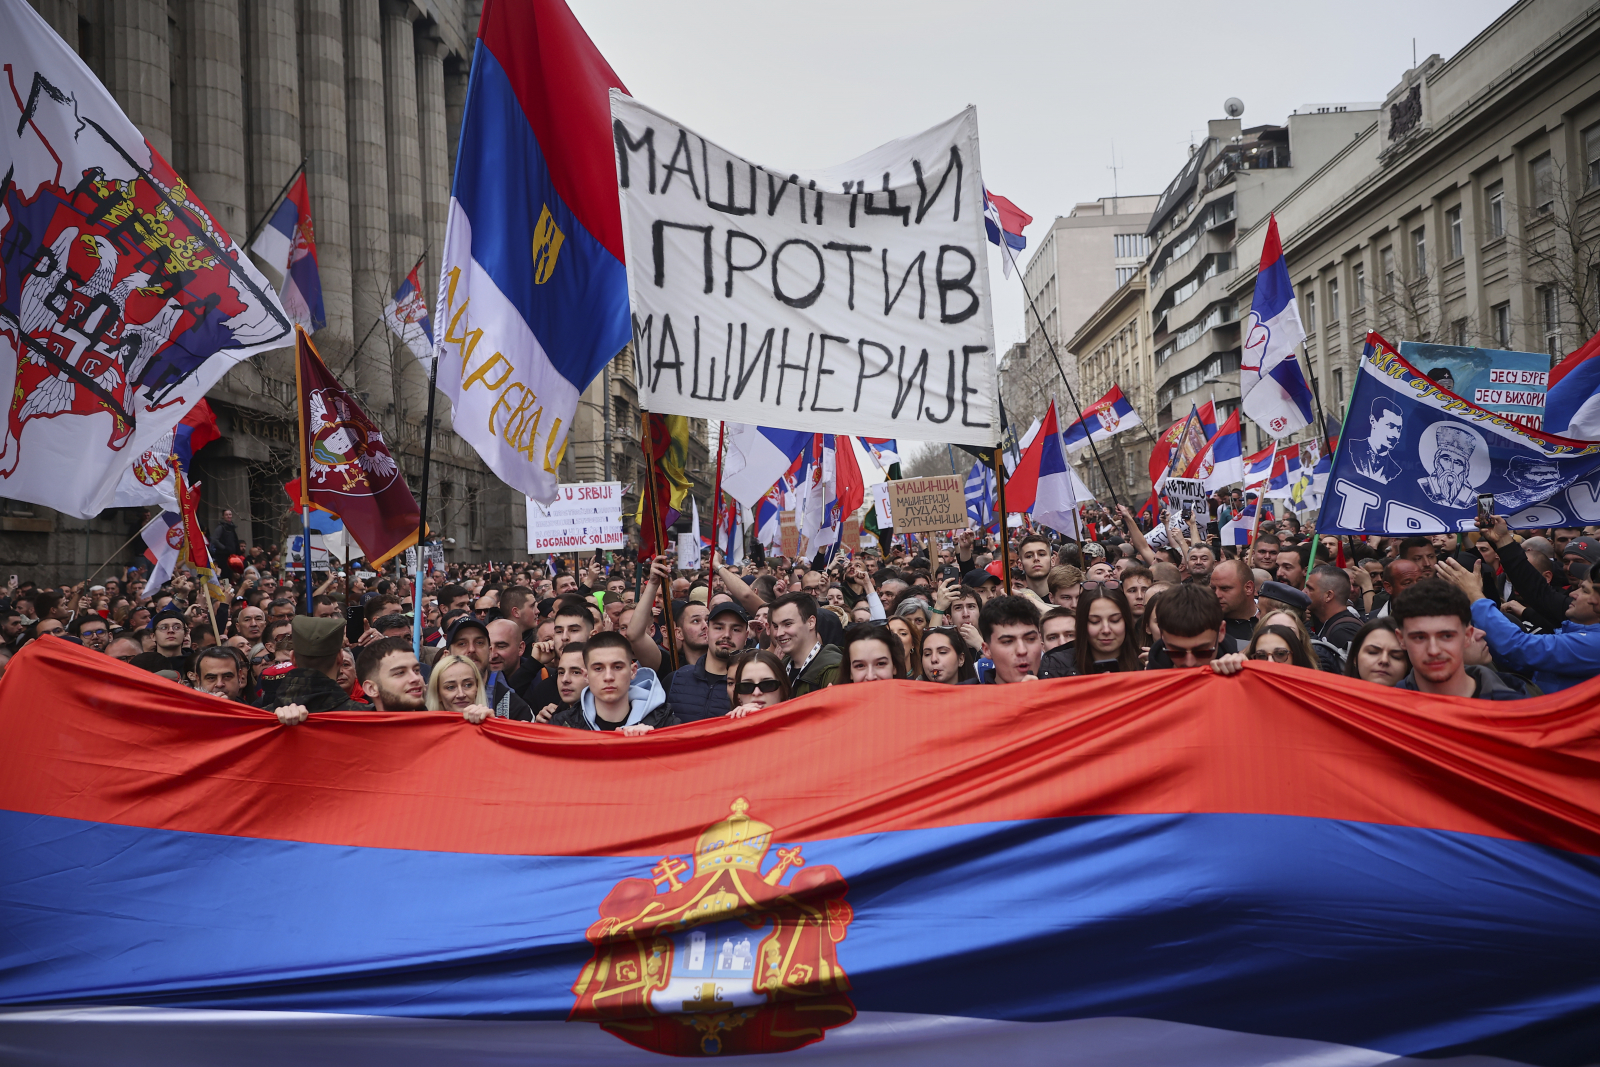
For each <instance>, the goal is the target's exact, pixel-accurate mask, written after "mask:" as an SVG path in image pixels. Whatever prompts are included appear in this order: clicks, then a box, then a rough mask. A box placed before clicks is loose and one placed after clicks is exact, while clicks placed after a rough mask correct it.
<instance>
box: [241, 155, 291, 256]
mask: <svg viewBox="0 0 1600 1067" xmlns="http://www.w3.org/2000/svg"><path fill="white" fill-rule="evenodd" d="M305 169H306V161H305V159H304V158H303V157H302V158H301V160H300V165H299V166H298V167H296V168H294V173H293V174H291V175H289V180H288V181H286V182H284V183H283V188H282V189H279V190H278V195H277V196H275V197H273V198H272V203H270V204H268V205H267V211H266V214H264V215H262V216H261V219H260V221H259V222H257V223H256V224H255V227H254V228H253V229H251V231H250V236H249V237H246V238H245V239H244V244H243V245H241V246H240V247H241V248H243V249H244V250H245V251H247V252H248V251H249V250H250V246H251V245H253V244H255V243H256V238H257V237H259V236H260V235H261V227H263V226H265V225H266V224H267V220H268V219H270V218H272V213H273V212H274V211H276V210H277V209H278V203H279V201H281V200H282V199H283V197H284V194H285V193H287V192H288V191H289V186H291V185H293V184H294V180H295V179H296V178H298V177H300V175H301V173H302V172H303V171H304V170H305Z"/></svg>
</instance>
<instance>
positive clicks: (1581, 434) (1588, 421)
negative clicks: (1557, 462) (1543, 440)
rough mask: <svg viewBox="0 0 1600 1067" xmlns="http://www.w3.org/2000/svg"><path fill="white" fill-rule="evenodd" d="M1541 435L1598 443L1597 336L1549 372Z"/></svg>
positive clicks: (1599, 385)
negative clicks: (1546, 434)
mask: <svg viewBox="0 0 1600 1067" xmlns="http://www.w3.org/2000/svg"><path fill="white" fill-rule="evenodd" d="M1544 432H1545V433H1549V434H1557V435H1559V436H1561V437H1570V438H1573V439H1574V440H1577V441H1596V440H1600V333H1597V334H1595V335H1594V336H1593V337H1591V338H1589V340H1588V341H1587V342H1585V344H1584V346H1583V347H1582V348H1580V349H1578V350H1577V351H1576V352H1573V353H1572V354H1570V355H1568V356H1567V358H1565V359H1563V360H1562V361H1561V362H1560V363H1557V364H1556V365H1555V366H1554V367H1552V368H1551V370H1550V386H1549V391H1548V392H1546V393H1545V401H1544Z"/></svg>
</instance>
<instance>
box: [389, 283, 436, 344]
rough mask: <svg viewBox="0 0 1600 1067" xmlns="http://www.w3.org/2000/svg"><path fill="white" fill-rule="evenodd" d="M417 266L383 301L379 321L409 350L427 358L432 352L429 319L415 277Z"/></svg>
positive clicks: (420, 285) (420, 284) (431, 325)
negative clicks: (381, 315)
mask: <svg viewBox="0 0 1600 1067" xmlns="http://www.w3.org/2000/svg"><path fill="white" fill-rule="evenodd" d="M418 269H419V268H418V267H412V268H411V273H410V274H407V275H406V280H405V281H403V282H401V283H400V288H399V289H396V290H395V293H394V299H392V300H390V301H389V302H388V303H387V304H385V305H383V324H384V325H385V326H387V327H389V332H390V333H393V334H394V335H395V336H396V337H398V338H399V339H400V341H401V343H402V344H404V345H405V346H406V347H407V348H409V349H411V354H412V355H414V356H416V357H417V358H418V359H420V360H422V361H423V362H424V363H426V362H428V361H429V360H430V359H431V358H432V356H433V322H432V320H430V319H429V318H428V302H427V300H425V299H424V298H423V296H422V283H421V282H419V281H418V280H417V270H418Z"/></svg>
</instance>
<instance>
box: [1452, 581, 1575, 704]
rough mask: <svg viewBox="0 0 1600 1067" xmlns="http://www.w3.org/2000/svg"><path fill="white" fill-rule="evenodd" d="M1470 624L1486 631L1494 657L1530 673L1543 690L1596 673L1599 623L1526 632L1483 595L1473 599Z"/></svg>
mask: <svg viewBox="0 0 1600 1067" xmlns="http://www.w3.org/2000/svg"><path fill="white" fill-rule="evenodd" d="M1472 624H1473V625H1474V626H1476V627H1477V628H1478V629H1480V630H1482V631H1483V632H1484V633H1485V634H1486V635H1487V640H1488V642H1489V650H1490V651H1491V652H1493V653H1494V657H1495V659H1496V660H1497V661H1499V662H1502V663H1504V664H1505V665H1506V666H1507V667H1508V668H1510V669H1511V670H1513V671H1516V672H1517V673H1519V674H1527V675H1531V676H1532V677H1533V684H1534V685H1537V686H1538V687H1539V688H1540V689H1541V690H1543V691H1544V692H1546V693H1554V692H1556V691H1558V690H1561V689H1569V688H1571V687H1572V686H1575V685H1577V684H1579V683H1580V682H1587V681H1588V680H1589V679H1590V678H1593V677H1594V676H1595V675H1596V674H1600V625H1593V624H1591V625H1587V626H1584V625H1580V624H1578V623H1575V622H1563V623H1562V624H1561V629H1560V630H1559V631H1558V632H1556V633H1553V634H1530V633H1528V632H1526V631H1525V630H1523V629H1522V627H1520V626H1518V625H1517V624H1516V623H1514V622H1512V621H1511V620H1510V619H1508V618H1506V617H1505V615H1504V613H1502V612H1501V611H1500V609H1499V608H1497V607H1495V604H1494V601H1492V600H1490V599H1488V598H1487V597H1486V598H1484V599H1482V600H1477V601H1474V602H1473V605H1472Z"/></svg>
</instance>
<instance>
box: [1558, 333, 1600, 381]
mask: <svg viewBox="0 0 1600 1067" xmlns="http://www.w3.org/2000/svg"><path fill="white" fill-rule="evenodd" d="M1596 356H1600V333H1597V334H1595V335H1594V336H1593V337H1591V338H1589V339H1588V340H1587V341H1585V342H1584V343H1583V346H1582V347H1581V348H1579V349H1578V350H1577V351H1575V352H1569V353H1567V356H1566V358H1565V359H1563V360H1561V362H1559V363H1557V364H1556V365H1555V366H1554V367H1551V368H1550V378H1549V386H1548V387H1549V388H1553V387H1554V386H1555V384H1556V383H1557V382H1559V381H1560V380H1561V379H1563V378H1565V377H1566V376H1567V375H1568V374H1571V373H1572V372H1573V371H1575V370H1577V369H1578V365H1579V364H1580V363H1582V362H1583V361H1584V360H1586V359H1592V358H1595V357H1596Z"/></svg>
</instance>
